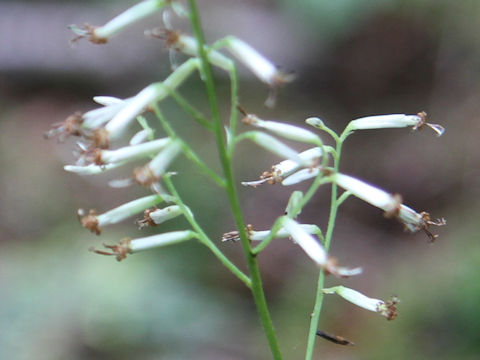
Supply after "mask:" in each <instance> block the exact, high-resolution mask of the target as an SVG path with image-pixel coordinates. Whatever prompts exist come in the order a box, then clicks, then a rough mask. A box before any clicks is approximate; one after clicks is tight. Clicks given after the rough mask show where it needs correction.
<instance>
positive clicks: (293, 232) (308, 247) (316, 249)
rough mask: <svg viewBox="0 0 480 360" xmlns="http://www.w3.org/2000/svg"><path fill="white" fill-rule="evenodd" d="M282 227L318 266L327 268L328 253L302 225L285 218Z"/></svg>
mask: <svg viewBox="0 0 480 360" xmlns="http://www.w3.org/2000/svg"><path fill="white" fill-rule="evenodd" d="M282 227H283V229H285V231H286V232H287V233H288V234H289V235H290V236H291V237H292V238H293V240H294V241H295V242H296V243H297V244H298V245H300V247H301V248H302V249H303V251H305V253H306V254H307V255H308V256H309V257H310V258H311V259H312V260H313V261H315V262H316V263H317V265H319V266H320V267H323V266H325V264H326V263H327V259H328V256H327V252H326V251H325V249H324V248H323V246H322V245H321V244H320V243H319V242H318V241H317V240H315V239H314V238H313V237H312V236H311V235H310V234H309V233H308V232H307V231H305V229H303V228H302V227H301V226H300V224H298V223H297V222H296V221H295V220H292V219H289V218H285V219H284V220H283V222H282Z"/></svg>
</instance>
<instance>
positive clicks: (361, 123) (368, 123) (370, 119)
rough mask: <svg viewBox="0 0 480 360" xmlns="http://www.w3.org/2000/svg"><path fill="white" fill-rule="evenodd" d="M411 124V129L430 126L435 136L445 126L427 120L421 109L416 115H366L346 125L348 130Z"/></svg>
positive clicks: (398, 126) (396, 126)
mask: <svg viewBox="0 0 480 360" xmlns="http://www.w3.org/2000/svg"><path fill="white" fill-rule="evenodd" d="M408 126H412V127H413V130H418V129H422V128H423V127H424V126H428V127H429V128H431V129H432V130H433V131H434V132H435V133H436V135H437V136H441V135H442V134H443V133H444V132H445V128H444V127H443V126H441V125H438V124H430V123H428V122H427V113H426V112H424V111H422V112H419V113H418V114H416V115H406V114H391V115H376V116H367V117H363V118H360V119H356V120H352V121H350V123H349V124H348V126H347V129H349V130H368V129H386V128H402V127H408Z"/></svg>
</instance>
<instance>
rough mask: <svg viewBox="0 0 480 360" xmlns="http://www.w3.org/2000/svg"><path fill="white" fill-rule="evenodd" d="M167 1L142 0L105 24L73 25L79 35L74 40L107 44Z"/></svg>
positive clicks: (160, 7)
mask: <svg viewBox="0 0 480 360" xmlns="http://www.w3.org/2000/svg"><path fill="white" fill-rule="evenodd" d="M167 3H168V1H164V0H145V1H142V2H140V3H138V4H136V5H134V6H132V7H131V8H129V9H127V10H125V11H124V12H122V13H121V14H120V15H118V16H116V17H114V18H113V19H112V20H110V21H109V22H107V23H106V24H105V25H103V26H91V25H85V26H84V27H78V26H76V25H71V26H70V29H71V30H72V31H73V32H74V33H75V34H76V35H78V37H77V38H76V39H74V40H73V41H76V40H78V39H81V38H88V40H89V41H91V42H92V43H94V44H105V43H106V42H108V40H109V39H110V38H111V37H112V36H114V35H115V34H117V33H118V32H120V31H122V30H123V29H125V28H126V27H128V26H129V25H131V24H134V23H135V22H137V21H139V20H141V19H142V18H145V17H147V16H148V15H151V14H153V13H154V12H156V11H158V10H160V9H162V8H163V7H164V6H165V5H166V4H167Z"/></svg>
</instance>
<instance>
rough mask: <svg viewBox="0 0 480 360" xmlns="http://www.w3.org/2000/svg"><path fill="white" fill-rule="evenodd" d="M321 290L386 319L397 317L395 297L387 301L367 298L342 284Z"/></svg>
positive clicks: (396, 300)
mask: <svg viewBox="0 0 480 360" xmlns="http://www.w3.org/2000/svg"><path fill="white" fill-rule="evenodd" d="M322 292H323V293H324V294H337V295H339V296H341V297H342V298H344V299H345V300H347V301H349V302H351V303H352V304H355V305H357V306H359V307H362V308H364V309H367V310H369V311H373V312H377V313H380V314H381V315H382V316H384V317H386V318H387V320H393V319H394V318H395V317H397V312H396V310H397V309H396V306H395V305H396V304H397V303H398V299H396V298H392V300H389V301H383V300H380V299H374V298H369V297H368V296H365V295H363V294H362V293H360V292H358V291H356V290H353V289H349V288H347V287H344V286H334V287H331V288H326V289H323V290H322Z"/></svg>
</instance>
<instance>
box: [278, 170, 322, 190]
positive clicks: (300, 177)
mask: <svg viewBox="0 0 480 360" xmlns="http://www.w3.org/2000/svg"><path fill="white" fill-rule="evenodd" d="M318 174H320V169H319V168H311V169H301V170H299V171H297V172H296V173H294V174H292V175H290V176H288V177H287V178H285V179H284V180H282V185H283V186H290V185H295V184H298V183H300V182H302V181H305V180H309V179H312V178H314V177H317V176H318Z"/></svg>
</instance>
